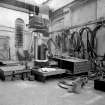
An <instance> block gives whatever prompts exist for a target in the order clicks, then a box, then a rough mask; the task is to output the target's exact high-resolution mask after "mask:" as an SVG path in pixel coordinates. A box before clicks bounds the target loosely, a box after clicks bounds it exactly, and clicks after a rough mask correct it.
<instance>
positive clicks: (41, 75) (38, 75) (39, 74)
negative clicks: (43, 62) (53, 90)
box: [32, 68, 66, 82]
mask: <svg viewBox="0 0 105 105" xmlns="http://www.w3.org/2000/svg"><path fill="white" fill-rule="evenodd" d="M45 69H48V71H46V70H45V71H43V70H41V68H40V69H33V70H32V75H35V79H36V80H39V81H42V82H45V80H46V79H47V77H51V76H55V75H62V74H65V73H66V70H65V69H60V68H45ZM51 69H52V70H51Z"/></svg>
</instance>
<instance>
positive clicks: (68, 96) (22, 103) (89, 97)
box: [0, 80, 105, 105]
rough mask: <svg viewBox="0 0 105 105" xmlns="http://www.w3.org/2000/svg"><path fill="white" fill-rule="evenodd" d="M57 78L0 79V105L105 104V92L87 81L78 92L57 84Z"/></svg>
mask: <svg viewBox="0 0 105 105" xmlns="http://www.w3.org/2000/svg"><path fill="white" fill-rule="evenodd" d="M57 83H58V80H49V81H47V82H46V83H41V82H37V81H10V82H2V81H0V105H105V93H104V92H100V91H96V90H94V88H93V85H92V82H89V83H88V84H87V86H85V87H84V89H82V90H81V92H80V94H75V93H68V92H67V91H66V90H64V89H62V88H60V87H58V86H57Z"/></svg>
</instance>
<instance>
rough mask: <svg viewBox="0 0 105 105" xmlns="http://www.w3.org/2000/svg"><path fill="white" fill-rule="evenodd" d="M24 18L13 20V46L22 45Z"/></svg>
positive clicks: (19, 46)
mask: <svg viewBox="0 0 105 105" xmlns="http://www.w3.org/2000/svg"><path fill="white" fill-rule="evenodd" d="M24 27H25V24H24V20H22V19H20V18H17V19H16V21H15V47H16V48H21V47H23V35H24Z"/></svg>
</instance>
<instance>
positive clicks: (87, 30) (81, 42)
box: [78, 27, 93, 58]
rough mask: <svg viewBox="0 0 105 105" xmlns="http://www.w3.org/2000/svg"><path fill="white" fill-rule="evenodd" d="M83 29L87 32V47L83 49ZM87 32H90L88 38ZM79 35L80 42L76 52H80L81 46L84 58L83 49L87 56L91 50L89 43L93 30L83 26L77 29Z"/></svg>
mask: <svg viewBox="0 0 105 105" xmlns="http://www.w3.org/2000/svg"><path fill="white" fill-rule="evenodd" d="M84 31H86V32H87V49H85V45H84V43H83V38H82V37H83V33H84ZM89 34H90V40H89ZM79 35H80V43H79V44H78V46H79V47H78V52H79V53H81V49H82V48H83V58H85V56H84V53H85V51H87V52H88V54H89V56H91V54H92V52H93V50H92V45H91V38H92V36H93V32H92V30H91V29H90V28H89V27H84V28H81V29H80V31H79Z"/></svg>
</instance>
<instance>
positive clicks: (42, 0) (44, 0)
mask: <svg viewBox="0 0 105 105" xmlns="http://www.w3.org/2000/svg"><path fill="white" fill-rule="evenodd" d="M34 1H35V2H36V4H39V5H40V4H42V3H44V2H46V1H48V0H34Z"/></svg>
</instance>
